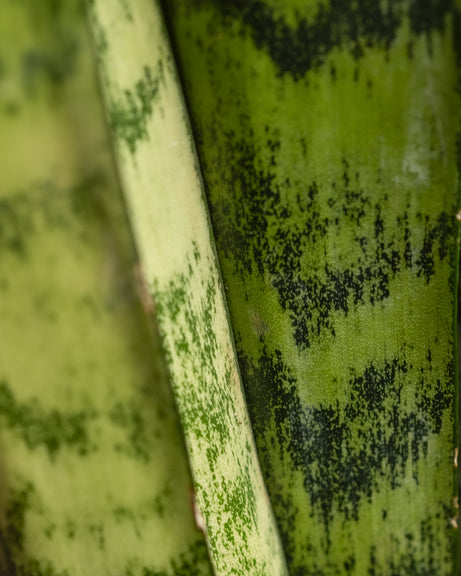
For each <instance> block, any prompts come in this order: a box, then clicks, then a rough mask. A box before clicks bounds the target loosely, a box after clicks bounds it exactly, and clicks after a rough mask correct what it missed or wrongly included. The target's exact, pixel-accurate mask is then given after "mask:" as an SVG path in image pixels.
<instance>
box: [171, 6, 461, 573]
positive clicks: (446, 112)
mask: <svg viewBox="0 0 461 576" xmlns="http://www.w3.org/2000/svg"><path fill="white" fill-rule="evenodd" d="M165 7H166V10H167V13H168V15H169V17H168V23H169V26H170V30H171V35H172V39H173V44H174V49H175V53H176V54H177V59H178V64H179V69H180V72H181V77H182V81H183V85H184V87H185V96H186V99H187V102H188V106H189V111H190V115H191V120H192V126H193V131H194V136H195V139H196V142H197V148H198V153H199V157H200V161H201V167H202V172H203V178H204V181H205V184H206V189H207V193H208V195H207V197H208V201H209V206H210V213H211V217H212V222H213V227H214V232H215V235H216V242H217V247H218V253H219V259H220V263H221V267H222V274H223V278H224V282H225V284H226V286H227V287H228V291H227V292H226V295H227V296H228V301H229V310H230V317H231V321H232V325H233V330H234V334H235V339H236V347H237V352H238V357H239V362H240V367H241V371H242V377H243V382H244V386H245V392H246V398H247V401H248V405H249V412H250V416H251V421H252V424H253V427H254V431H255V436H256V442H257V446H258V450H259V455H260V461H261V465H262V468H263V473H264V476H265V480H266V483H267V487H268V490H269V493H270V496H271V501H272V502H273V505H274V511H275V514H276V517H277V520H278V525H279V529H280V533H281V536H282V541H283V544H284V548H285V552H286V555H287V560H288V564H289V568H290V573H291V574H316V575H324V574H325V575H330V574H357V575H359V576H362V575H364V574H447V575H448V574H453V573H454V565H455V562H456V556H457V552H456V538H457V536H456V530H455V529H454V525H455V524H456V519H455V516H456V514H457V512H456V510H455V508H454V496H455V494H456V483H455V477H456V473H455V469H454V466H453V457H454V452H455V446H456V445H457V434H456V425H455V424H456V405H457V400H456V357H455V354H456V342H455V317H456V284H457V258H458V248H457V246H458V244H457V242H458V228H459V227H458V222H457V220H456V214H457V210H458V209H459V145H458V144H457V142H459V136H458V134H459V127H460V109H461V108H460V98H459V78H458V77H459V65H460V61H459V56H460V54H459V47H457V44H456V43H454V39H455V38H456V36H457V34H458V35H459V21H460V12H459V10H458V9H457V8H456V7H455V6H454V4H453V3H450V2H447V3H429V2H427V3H426V2H418V3H415V2H393V3H388V4H383V3H381V2H374V1H372V2H364V3H361V2H360V3H352V2H331V3H327V2H307V3H306V2H301V3H300V2H296V1H294V0H293V1H290V2H283V3H281V2H271V1H269V0H268V1H262V0H250V1H246V2H243V1H239V0H235V1H227V0H223V1H219V0H216V1H214V2H212V1H211V0H210V1H206V0H203V1H202V0H201V1H198V0H197V1H190V2H184V1H181V0H169V1H166V2H165Z"/></svg>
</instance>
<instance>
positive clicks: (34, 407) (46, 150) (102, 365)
mask: <svg viewBox="0 0 461 576" xmlns="http://www.w3.org/2000/svg"><path fill="white" fill-rule="evenodd" d="M82 8H83V7H82V6H81V5H80V3H79V2H77V1H68V0H65V1H64V0H63V1H56V0H49V1H48V0H44V1H42V0H40V2H35V0H29V1H26V0H21V1H18V0H5V1H2V2H1V3H0V62H1V74H0V153H1V160H0V317H1V323H0V574H2V575H4V576H45V575H46V576H82V575H86V574H91V575H94V576H115V575H117V576H189V575H191V574H197V575H202V574H203V575H206V574H210V567H209V562H208V557H207V551H206V546H205V543H204V540H203V537H202V534H201V533H200V531H199V530H198V529H197V528H196V526H195V524H194V517H193V510H192V504H191V495H190V492H191V489H192V481H191V478H190V475H189V471H188V468H187V460H186V454H185V450H184V447H183V445H182V438H181V434H180V430H179V426H178V424H177V420H176V414H175V409H174V407H173V402H172V398H171V395H170V391H169V387H168V380H167V378H166V375H165V369H164V367H163V361H162V356H161V352H160V350H159V341H158V337H157V336H156V335H155V334H153V331H152V330H151V329H150V328H149V322H148V321H147V318H146V315H145V314H144V313H143V311H142V308H141V305H140V303H139V298H138V296H137V295H136V285H135V281H134V275H133V271H134V268H135V259H134V250H133V246H132V241H131V237H130V234H129V231H128V224H127V221H126V216H125V213H124V208H123V204H122V201H121V196H120V193H119V190H118V186H117V181H116V178H115V174H114V168H113V165H112V162H111V152H110V148H109V143H108V142H107V139H106V132H105V126H104V121H103V111H102V108H101V103H100V97H99V94H98V90H97V87H96V77H95V71H94V66H93V62H92V56H91V50H90V39H89V37H88V36H87V33H86V32H87V31H86V23H85V18H84V13H83V10H82Z"/></svg>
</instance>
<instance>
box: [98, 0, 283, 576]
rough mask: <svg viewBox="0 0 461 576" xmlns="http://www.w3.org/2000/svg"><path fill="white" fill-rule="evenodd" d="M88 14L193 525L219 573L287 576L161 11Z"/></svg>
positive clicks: (105, 7)
mask: <svg viewBox="0 0 461 576" xmlns="http://www.w3.org/2000/svg"><path fill="white" fill-rule="evenodd" d="M88 8H89V18H90V21H91V25H92V30H93V35H94V38H95V46H96V51H97V56H98V60H99V68H100V72H101V80H102V85H103V88H104V93H105V98H106V104H107V117H108V122H109V125H110V127H111V129H112V134H113V140H114V145H115V149H116V155H117V161H118V167H119V172H120V177H121V181H122V185H123V190H124V194H125V197H126V201H127V206H128V212H129V215H130V218H131V222H132V226H133V230H134V234H135V238H136V241H137V246H138V250H139V255H140V261H141V263H142V267H143V276H144V278H145V283H146V291H147V294H148V295H152V296H153V299H154V301H155V306H156V315H157V318H158V322H159V328H160V332H161V335H162V339H163V346H164V351H165V357H166V361H167V365H168V369H169V373H170V377H171V382H172V387H173V390H174V393H175V398H176V402H177V405H178V410H179V414H180V419H181V424H182V429H183V433H184V435H185V440H186V446H187V450H188V454H189V459H190V464H191V470H192V475H193V479H194V490H195V497H194V498H195V507H196V516H197V523H198V524H199V525H200V526H201V527H202V529H203V531H204V534H205V537H206V540H207V543H208V547H209V552H210V557H211V561H212V563H213V567H214V569H215V572H216V574H219V575H231V574H242V575H243V574H251V575H254V576H257V575H260V576H270V575H277V576H280V575H283V574H286V568H285V559H284V555H283V551H282V550H281V546H280V541H279V538H278V533H277V530H276V526H275V521H274V518H273V513H272V509H271V507H270V504H269V501H268V498H267V493H266V490H265V486H264V483H263V480H262V476H261V471H260V467H259V462H258V458H257V454H256V449H255V446H254V440H253V435H252V431H251V427H250V424H249V420H248V416H247V411H246V405H245V401H244V396H243V391H242V386H241V381H240V376H239V371H238V366H237V361H236V357H235V353H234V347H233V341H232V338H231V331H230V327H229V324H228V318H227V311H226V305H225V299H224V295H223V287H222V284H221V280H220V276H219V270H218V266H217V259H216V254H215V250H214V243H213V238H212V233H211V230H210V225H209V220H208V213H207V208H206V204H205V200H204V196H203V192H202V182H201V177H200V172H199V168H198V165H197V161H196V157H195V151H194V145H193V142H192V138H191V134H190V129H189V124H188V118H187V113H186V110H185V107H184V105H183V100H182V95H181V90H180V87H179V83H178V81H177V78H176V72H175V66H174V62H173V59H172V56H171V51H170V47H169V43H168V40H167V37H166V34H165V30H164V25H163V21H162V17H161V12H160V9H159V6H158V4H157V3H156V2H152V0H132V1H131V2H119V1H117V0H92V1H91V2H88ZM148 306H150V304H149V303H148Z"/></svg>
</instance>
